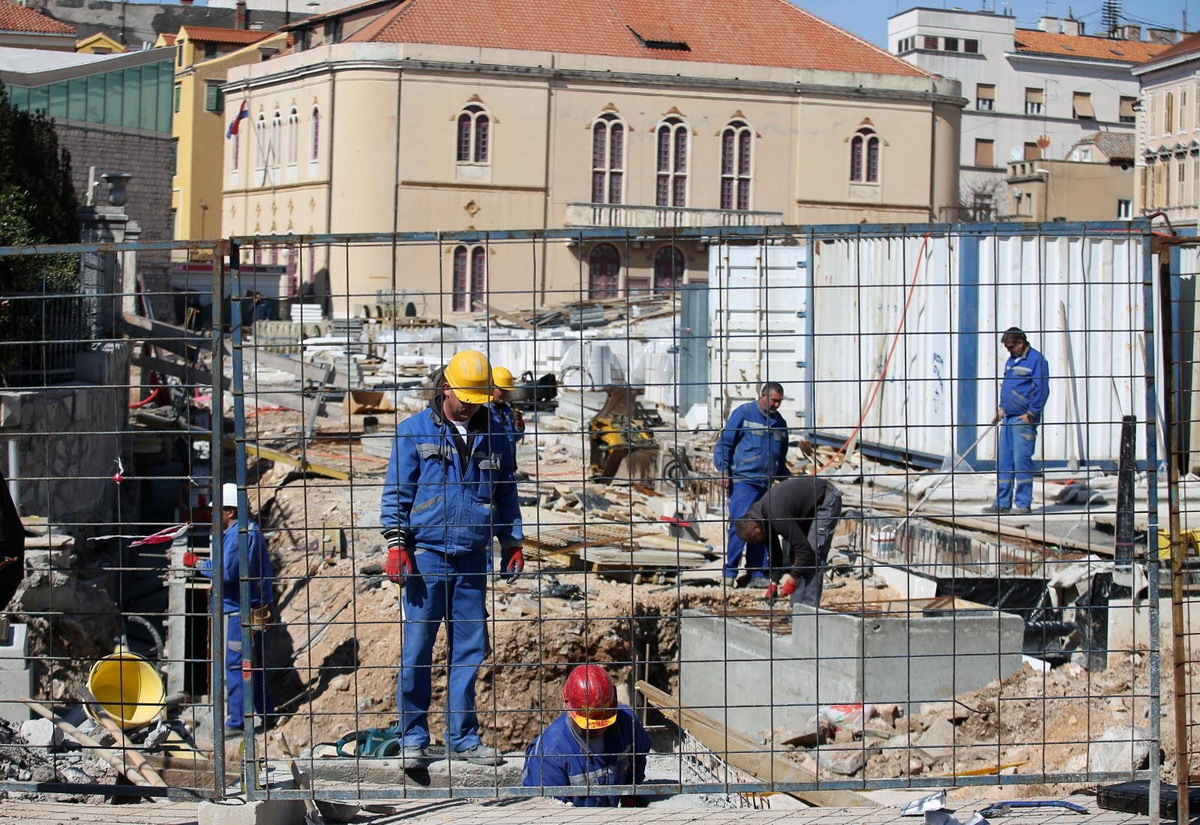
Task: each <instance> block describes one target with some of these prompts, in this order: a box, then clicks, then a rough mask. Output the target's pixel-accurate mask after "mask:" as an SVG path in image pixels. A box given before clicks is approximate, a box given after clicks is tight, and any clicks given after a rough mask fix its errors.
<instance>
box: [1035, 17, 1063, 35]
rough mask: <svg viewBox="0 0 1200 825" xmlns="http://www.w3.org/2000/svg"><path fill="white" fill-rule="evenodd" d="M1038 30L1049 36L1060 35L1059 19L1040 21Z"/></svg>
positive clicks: (1048, 18) (1050, 18)
mask: <svg viewBox="0 0 1200 825" xmlns="http://www.w3.org/2000/svg"><path fill="white" fill-rule="evenodd" d="M1038 28H1039V29H1040V30H1042V31H1044V32H1047V33H1049V34H1058V18H1057V17H1043V18H1042V19H1041V20H1039V21H1038Z"/></svg>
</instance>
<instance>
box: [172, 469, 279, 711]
mask: <svg viewBox="0 0 1200 825" xmlns="http://www.w3.org/2000/svg"><path fill="white" fill-rule="evenodd" d="M237 497H238V490H237V485H236V484H229V483H226V484H222V485H221V499H222V506H221V525H222V526H223V528H224V531H223V533H222V538H221V582H222V585H223V587H224V588H225V591H224V597H223V601H222V603H221V612H222V614H223V615H224V625H225V704H226V706H227V707H226V708H225V712H226V717H225V729H226V730H227V731H228V732H230V733H241V732H242V729H243V727H244V725H245V712H244V709H243V703H244V699H243V698H242V673H243V669H242V662H243V660H249V661H251V667H252V670H251V674H252V675H251V680H250V685H251V692H252V694H253V697H252V698H253V702H254V713H255V714H256V715H257V716H258V717H260V718H261V719H262V724H263V725H264V726H265V725H266V724H267V723H268V722H269V721H270V718H271V717H272V716H273V715H274V714H275V706H274V704H273V703H272V702H271V693H270V691H269V690H268V688H267V680H266V677H265V675H264V671H263V668H264V667H265V665H264V658H263V654H264V646H263V635H264V631H265V629H266V625H267V623H268V622H269V619H270V615H271V611H272V605H273V604H274V602H275V571H274V569H273V568H272V566H271V556H270V554H269V553H268V552H267V540H266V539H265V538H263V534H262V530H261V529H259V526H258V523H257V522H255V521H252V520H250V521H247V523H246V553H247V561H248V565H247V573H248V576H249V583H250V618H251V626H250V627H248V628H243V627H242V588H241V581H240V571H241V568H240V566H239V564H238V529H237V512H238V511H237ZM183 563H184V565H185V566H187V567H194V568H196V570H197V571H198V572H199V573H200V575H202V576H205V577H206V578H210V579H211V578H212V577H213V563H212V559H204V560H203V561H201V560H200V558H199V557H198V556H197V555H196V554H195V553H193V552H191V551H190V550H189V551H187V552H185V553H184V554H183ZM247 635H248V636H249V637H250V640H251V647H250V649H246V647H245V639H246V636H247ZM251 651H253V652H251Z"/></svg>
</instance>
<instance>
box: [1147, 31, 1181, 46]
mask: <svg viewBox="0 0 1200 825" xmlns="http://www.w3.org/2000/svg"><path fill="white" fill-rule="evenodd" d="M1146 39H1147V40H1149V41H1150V42H1151V43H1158V44H1161V45H1166V46H1169V45H1171V44H1172V43H1177V42H1179V32H1177V31H1175V30H1174V29H1146Z"/></svg>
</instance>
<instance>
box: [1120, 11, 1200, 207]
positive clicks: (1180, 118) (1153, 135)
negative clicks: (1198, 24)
mask: <svg viewBox="0 0 1200 825" xmlns="http://www.w3.org/2000/svg"><path fill="white" fill-rule="evenodd" d="M1133 74H1134V76H1135V77H1137V79H1138V80H1139V81H1140V82H1141V84H1142V105H1141V107H1140V108H1141V111H1140V112H1139V115H1138V129H1137V166H1138V169H1137V172H1138V176H1137V177H1138V184H1137V192H1136V201H1135V208H1136V210H1137V213H1138V214H1145V213H1148V212H1164V213H1166V215H1167V218H1168V219H1169V220H1170V221H1171V224H1172V225H1173V226H1196V225H1197V223H1198V222H1200V79H1198V78H1200V34H1193V35H1191V36H1189V37H1187V38H1185V39H1184V40H1182V41H1181V42H1179V43H1177V44H1175V45H1174V46H1172V47H1171V48H1169V49H1166V50H1165V51H1162V52H1159V53H1158V55H1156V56H1155V57H1154V58H1153V59H1151V60H1148V61H1146V62H1145V63H1143V64H1142V65H1140V66H1137V67H1135V68H1134V70H1133Z"/></svg>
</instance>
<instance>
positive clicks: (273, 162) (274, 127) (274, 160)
mask: <svg viewBox="0 0 1200 825" xmlns="http://www.w3.org/2000/svg"><path fill="white" fill-rule="evenodd" d="M282 135H283V114H282V113H281V112H280V111H279V110H278V109H276V110H275V116H274V117H273V118H271V147H270V149H269V150H268V153H267V165H268V166H269V167H270V168H271V171H272V172H278V171H279V167H280V165H282V163H283V159H282V158H281V157H280V154H281V153H282V152H283V140H282Z"/></svg>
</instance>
